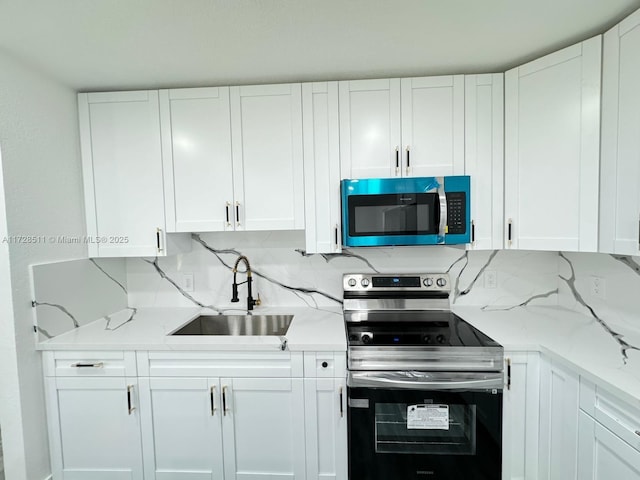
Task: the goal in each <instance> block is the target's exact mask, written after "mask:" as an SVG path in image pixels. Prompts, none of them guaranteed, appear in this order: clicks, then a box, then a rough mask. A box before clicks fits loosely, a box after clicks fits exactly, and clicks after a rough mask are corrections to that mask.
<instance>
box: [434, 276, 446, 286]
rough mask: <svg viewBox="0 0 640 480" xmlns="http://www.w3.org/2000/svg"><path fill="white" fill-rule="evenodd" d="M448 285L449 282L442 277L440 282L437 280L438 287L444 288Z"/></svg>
mask: <svg viewBox="0 0 640 480" xmlns="http://www.w3.org/2000/svg"><path fill="white" fill-rule="evenodd" d="M446 284H447V280H446V279H445V278H443V277H440V278H439V279H438V280H436V285H438V286H439V287H444V286H445V285H446Z"/></svg>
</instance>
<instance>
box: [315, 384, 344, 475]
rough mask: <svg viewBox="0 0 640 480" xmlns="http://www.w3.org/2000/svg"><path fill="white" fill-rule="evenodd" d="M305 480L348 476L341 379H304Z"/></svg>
mask: <svg viewBox="0 0 640 480" xmlns="http://www.w3.org/2000/svg"><path fill="white" fill-rule="evenodd" d="M304 390H305V392H304V393H305V430H306V450H307V451H306V459H307V476H306V478H307V480H320V479H322V480H327V479H333V480H346V478H347V411H346V398H347V386H346V382H345V379H344V378H305V380H304Z"/></svg>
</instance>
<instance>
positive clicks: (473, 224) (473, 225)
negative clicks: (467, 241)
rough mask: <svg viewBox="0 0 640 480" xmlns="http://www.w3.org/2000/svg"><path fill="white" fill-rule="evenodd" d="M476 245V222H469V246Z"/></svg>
mask: <svg viewBox="0 0 640 480" xmlns="http://www.w3.org/2000/svg"><path fill="white" fill-rule="evenodd" d="M475 244H476V222H475V220H471V245H475Z"/></svg>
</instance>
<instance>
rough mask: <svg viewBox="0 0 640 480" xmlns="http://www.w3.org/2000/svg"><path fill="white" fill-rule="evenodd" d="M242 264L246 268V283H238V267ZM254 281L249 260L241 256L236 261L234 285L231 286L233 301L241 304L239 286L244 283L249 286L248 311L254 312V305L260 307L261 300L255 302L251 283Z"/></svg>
mask: <svg viewBox="0 0 640 480" xmlns="http://www.w3.org/2000/svg"><path fill="white" fill-rule="evenodd" d="M240 262H244V264H245V267H246V270H245V272H246V274H247V279H246V280H245V281H244V282H240V283H238V279H237V275H238V265H240ZM252 281H253V279H252V278H251V265H250V264H249V259H248V258H247V257H245V256H244V255H241V256H239V257H238V259H237V260H236V263H235V265H234V266H233V285H232V286H231V301H232V302H233V303H236V302H239V301H240V299H239V298H238V285H242V284H243V283H246V284H247V310H253V307H254V305H259V304H260V300H259V299H258V300H254V299H253V296H252V292H251V282H252Z"/></svg>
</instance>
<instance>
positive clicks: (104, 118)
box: [78, 91, 166, 257]
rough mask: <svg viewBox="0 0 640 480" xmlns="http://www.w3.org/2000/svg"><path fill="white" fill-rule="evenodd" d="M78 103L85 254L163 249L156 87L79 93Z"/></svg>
mask: <svg viewBox="0 0 640 480" xmlns="http://www.w3.org/2000/svg"><path fill="white" fill-rule="evenodd" d="M78 108H79V115H80V137H81V148H82V167H83V176H84V188H85V208H86V218H87V235H88V236H89V237H92V240H96V241H90V242H89V243H88V247H89V256H90V257H122V256H156V255H164V254H165V253H166V237H165V234H164V229H165V218H164V189H163V182H162V158H161V153H160V149H161V147H160V115H159V111H158V93H157V92H155V91H138V92H116V93H89V94H87V93H81V94H79V95H78ZM97 239H100V241H99V242H98V241H97Z"/></svg>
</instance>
